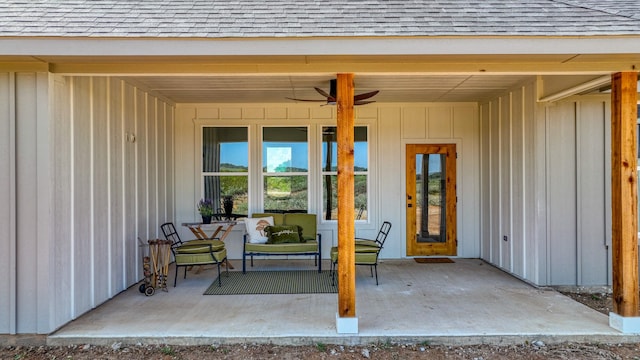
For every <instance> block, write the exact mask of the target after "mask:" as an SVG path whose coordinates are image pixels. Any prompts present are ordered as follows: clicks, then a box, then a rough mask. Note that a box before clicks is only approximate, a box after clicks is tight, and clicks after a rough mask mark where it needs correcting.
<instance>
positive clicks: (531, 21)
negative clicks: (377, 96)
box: [0, 0, 640, 38]
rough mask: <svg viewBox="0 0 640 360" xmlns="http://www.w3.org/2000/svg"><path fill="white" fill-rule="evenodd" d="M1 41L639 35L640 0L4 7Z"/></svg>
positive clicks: (180, 1)
mask: <svg viewBox="0 0 640 360" xmlns="http://www.w3.org/2000/svg"><path fill="white" fill-rule="evenodd" d="M0 14H3V15H2V20H0V37H33V36H47V37H70V36H73V37H77V36H87V37H126V38H139V37H163V38H173V37H175V38H228V37H233V38H236V37H237V38H257V37H351V36H492V35H515V36H517V35H536V36H592V35H640V1H638V0H633V1H619V0H580V1H578V0H501V1H493V0H489V1H468V0H446V1H445V0H402V1H400V0H267V1H265V0H224V1H220V0H171V1H167V0H32V1H20V0H0Z"/></svg>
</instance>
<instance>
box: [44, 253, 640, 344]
mask: <svg viewBox="0 0 640 360" xmlns="http://www.w3.org/2000/svg"><path fill="white" fill-rule="evenodd" d="M454 260H455V263H444V264H419V263H416V262H415V261H413V260H412V259H404V260H386V261H385V260H383V261H382V262H381V264H380V265H379V268H378V274H379V278H380V285H379V286H376V285H375V280H374V278H372V277H370V273H369V268H368V267H356V272H357V273H356V315H357V317H358V322H359V325H358V328H359V333H358V334H348V335H347V334H338V333H337V332H336V312H337V300H338V299H337V294H298V295H211V296H204V295H202V294H203V292H204V291H205V290H206V288H207V287H208V286H209V285H210V284H211V282H212V280H213V279H214V277H215V275H216V273H215V270H205V271H202V272H201V273H200V274H194V272H193V271H190V272H189V273H188V275H187V279H186V280H184V279H182V278H181V276H180V277H179V278H178V286H177V287H176V288H174V287H169V289H168V290H169V291H168V292H163V291H157V292H156V294H155V295H153V296H150V297H146V296H144V295H143V294H141V293H140V292H139V291H138V286H134V287H131V288H130V289H128V290H127V291H125V292H123V293H121V294H119V295H118V296H116V297H115V298H113V299H112V300H110V301H108V302H106V303H105V304H102V305H101V306H99V307H97V308H96V309H94V310H93V311H91V312H89V313H87V314H85V315H83V316H81V317H80V318H78V319H76V320H75V321H73V322H71V323H69V324H67V325H66V326H64V327H62V328H61V329H59V330H58V331H57V332H55V333H54V334H51V335H50V336H49V337H48V338H47V343H48V344H50V345H69V344H87V343H89V344H96V345H109V344H112V343H114V342H122V343H126V344H136V343H144V344H170V345H201V344H230V343H273V344H281V345H303V344H316V343H326V344H343V345H358V344H366V343H373V342H382V343H384V342H387V341H393V342H412V343H422V342H428V343H429V344H450V345H469V344H482V343H490V344H521V343H523V342H525V341H535V340H541V341H544V342H546V343H558V342H564V341H579V342H602V343H622V342H637V341H640V337H639V336H634V335H625V334H622V333H620V332H618V331H617V330H615V329H613V328H611V327H609V325H608V324H609V318H608V316H606V315H603V314H601V313H599V312H597V311H595V310H592V309H590V308H588V307H587V306H584V305H582V304H580V303H578V302H575V301H573V300H572V299H570V298H568V297H566V296H564V295H562V294H560V293H558V292H556V291H554V290H551V289H539V288H536V287H533V286H531V285H529V284H527V283H525V282H522V281H520V280H518V279H516V278H514V277H512V276H510V275H508V274H506V273H504V272H503V271H501V270H499V269H496V268H495V267H493V266H491V265H489V264H487V263H485V262H484V261H482V260H479V259H454ZM232 263H233V264H234V265H235V267H236V271H237V270H239V269H240V267H241V263H240V261H239V260H235V261H234V260H232ZM323 265H324V264H323ZM326 266H327V269H328V263H327V265H326ZM293 267H296V268H309V269H311V268H313V263H312V261H311V260H293V261H291V260H289V261H277V260H259V261H256V267H255V268H254V270H275V269H282V268H293ZM181 275H182V271H181ZM170 278H171V279H173V273H170ZM327 281H330V280H329V279H327ZM171 285H172V284H171ZM223 286H224V277H223Z"/></svg>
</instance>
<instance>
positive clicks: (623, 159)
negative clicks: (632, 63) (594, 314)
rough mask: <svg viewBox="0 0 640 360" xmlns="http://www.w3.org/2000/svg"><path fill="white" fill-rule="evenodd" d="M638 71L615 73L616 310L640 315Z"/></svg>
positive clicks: (635, 315)
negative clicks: (639, 302)
mask: <svg viewBox="0 0 640 360" xmlns="http://www.w3.org/2000/svg"><path fill="white" fill-rule="evenodd" d="M637 82H638V74H637V72H622V73H615V74H613V75H612V77H611V203H612V212H611V218H612V219H611V220H612V257H613V263H612V267H613V312H614V313H616V314H618V315H620V316H623V317H637V316H638V213H637V209H638V192H637V189H638V176H637V154H638V153H637V149H636V147H637V146H636V141H637V140H636V136H637V134H636V126H637V124H636V123H637V103H638V90H637Z"/></svg>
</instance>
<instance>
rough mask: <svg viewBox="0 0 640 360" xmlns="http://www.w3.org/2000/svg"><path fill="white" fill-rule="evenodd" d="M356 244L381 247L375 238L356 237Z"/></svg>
mask: <svg viewBox="0 0 640 360" xmlns="http://www.w3.org/2000/svg"><path fill="white" fill-rule="evenodd" d="M356 245H363V246H373V247H380V245H378V243H377V242H376V241H375V240H367V239H356Z"/></svg>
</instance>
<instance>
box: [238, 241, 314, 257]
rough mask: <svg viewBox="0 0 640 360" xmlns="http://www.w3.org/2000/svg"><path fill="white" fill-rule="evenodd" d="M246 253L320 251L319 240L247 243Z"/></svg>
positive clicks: (281, 253) (284, 253) (283, 253)
mask: <svg viewBox="0 0 640 360" xmlns="http://www.w3.org/2000/svg"><path fill="white" fill-rule="evenodd" d="M244 251H245V253H249V254H250V253H260V254H280V255H287V254H296V253H314V252H317V251H318V242H317V241H315V240H311V241H307V242H303V243H284V244H249V243H247V244H245V245H244Z"/></svg>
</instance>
